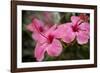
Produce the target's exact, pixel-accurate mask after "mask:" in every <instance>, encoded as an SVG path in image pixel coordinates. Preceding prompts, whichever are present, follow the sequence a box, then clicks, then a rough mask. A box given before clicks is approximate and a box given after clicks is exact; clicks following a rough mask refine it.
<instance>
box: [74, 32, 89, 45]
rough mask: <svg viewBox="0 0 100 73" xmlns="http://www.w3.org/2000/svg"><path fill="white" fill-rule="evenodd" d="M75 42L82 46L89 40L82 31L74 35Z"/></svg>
mask: <svg viewBox="0 0 100 73" xmlns="http://www.w3.org/2000/svg"><path fill="white" fill-rule="evenodd" d="M76 36H77V37H76V40H77V42H78V44H80V45H82V44H86V43H88V40H89V36H88V35H87V33H86V32H84V31H79V32H78V33H77V34H76Z"/></svg>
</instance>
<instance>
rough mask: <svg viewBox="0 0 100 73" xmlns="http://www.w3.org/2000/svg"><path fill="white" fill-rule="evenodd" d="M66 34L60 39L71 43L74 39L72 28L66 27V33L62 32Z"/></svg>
mask: <svg viewBox="0 0 100 73" xmlns="http://www.w3.org/2000/svg"><path fill="white" fill-rule="evenodd" d="M64 34H66V35H65V36H63V37H62V40H63V41H64V42H66V43H71V42H72V41H73V40H74V39H75V36H76V35H75V32H73V30H72V27H69V26H68V27H67V29H66V31H65V32H64Z"/></svg>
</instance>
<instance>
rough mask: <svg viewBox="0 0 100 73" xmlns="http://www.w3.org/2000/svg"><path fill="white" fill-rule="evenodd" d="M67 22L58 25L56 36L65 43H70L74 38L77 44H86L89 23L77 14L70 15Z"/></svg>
mask: <svg viewBox="0 0 100 73" xmlns="http://www.w3.org/2000/svg"><path fill="white" fill-rule="evenodd" d="M71 21H72V22H69V23H65V24H62V25H59V27H58V29H57V30H56V31H55V32H56V35H55V36H56V37H57V38H61V39H62V40H63V41H64V42H66V43H71V42H72V41H73V40H74V39H75V38H76V40H77V42H78V44H81V45H82V44H86V43H88V40H89V34H90V24H89V23H88V22H85V21H83V20H82V19H80V17H78V16H72V17H71Z"/></svg>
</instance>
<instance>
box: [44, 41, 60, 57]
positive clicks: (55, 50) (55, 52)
mask: <svg viewBox="0 0 100 73" xmlns="http://www.w3.org/2000/svg"><path fill="white" fill-rule="evenodd" d="M46 50H47V53H48V55H49V56H59V55H60V54H61V52H62V45H61V43H60V41H59V40H57V39H54V40H53V42H52V43H51V44H49V45H48V47H47V48H46Z"/></svg>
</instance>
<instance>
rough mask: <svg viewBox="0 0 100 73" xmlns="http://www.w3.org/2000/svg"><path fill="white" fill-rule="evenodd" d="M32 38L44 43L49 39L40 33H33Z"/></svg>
mask: <svg viewBox="0 0 100 73" xmlns="http://www.w3.org/2000/svg"><path fill="white" fill-rule="evenodd" d="M32 38H33V40H35V41H36V42H39V43H44V42H46V41H47V39H46V38H45V37H43V36H42V35H41V34H39V33H33V34H32Z"/></svg>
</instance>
